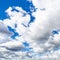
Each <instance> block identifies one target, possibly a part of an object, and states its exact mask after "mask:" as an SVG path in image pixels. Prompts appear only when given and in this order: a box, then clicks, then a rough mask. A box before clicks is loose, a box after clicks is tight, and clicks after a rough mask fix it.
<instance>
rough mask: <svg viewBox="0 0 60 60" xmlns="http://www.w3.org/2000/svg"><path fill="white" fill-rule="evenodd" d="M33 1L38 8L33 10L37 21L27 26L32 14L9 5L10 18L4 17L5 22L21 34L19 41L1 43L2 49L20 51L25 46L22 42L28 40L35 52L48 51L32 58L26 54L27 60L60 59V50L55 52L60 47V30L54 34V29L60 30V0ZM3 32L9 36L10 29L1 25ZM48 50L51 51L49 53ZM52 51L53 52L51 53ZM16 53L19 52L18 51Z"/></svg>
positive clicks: (17, 38)
mask: <svg viewBox="0 0 60 60" xmlns="http://www.w3.org/2000/svg"><path fill="white" fill-rule="evenodd" d="M32 3H33V5H34V6H35V8H37V9H36V11H34V12H32V16H34V17H35V21H34V22H33V23H30V24H29V27H25V26H27V25H28V23H29V21H30V15H29V14H28V13H27V12H26V11H24V10H23V9H22V8H21V7H9V8H8V9H7V10H6V11H5V12H6V13H7V14H8V16H9V17H10V18H9V19H4V20H3V23H4V24H5V25H6V26H7V27H8V26H10V27H12V28H13V29H15V31H16V32H18V33H19V36H18V37H16V40H17V41H10V42H7V43H3V44H0V46H1V47H2V49H6V50H8V51H9V52H11V51H20V49H23V48H24V46H23V44H22V42H25V41H27V42H28V43H29V47H31V48H33V49H32V51H33V52H35V53H40V54H43V53H45V52H46V54H44V55H42V56H41V57H40V58H39V57H38V56H37V55H36V56H33V55H32V58H31V59H30V58H27V57H26V54H25V55H24V56H25V57H26V60H28V59H30V60H35V59H36V60H39V59H41V60H42V59H46V60H49V59H51V60H53V59H55V58H57V59H58V58H59V56H60V53H59V52H60V50H59V51H55V52H54V50H56V49H58V48H60V32H58V34H54V35H53V34H52V31H53V30H60V26H59V24H60V14H59V13H60V8H59V4H60V1H59V0H53V1H52V0H49V1H48V0H45V1H44V0H32ZM13 8H14V9H16V10H18V12H17V11H13ZM15 24H17V27H16V28H15ZM24 25H25V26H24ZM1 26H2V25H1ZM5 29H6V28H5ZM6 31H7V32H6ZM1 32H4V33H5V34H7V37H8V34H9V32H8V30H4V31H3V27H1ZM20 35H21V36H20ZM4 36H5V35H4ZM9 36H10V35H9ZM6 40H7V39H6ZM3 47H4V48H3ZM48 51H50V52H49V53H48V54H47V52H48ZM51 51H53V52H52V53H51ZM21 53H22V52H21ZM9 54H10V53H9ZM16 54H18V52H17V53H16ZM22 54H23V53H22ZM27 55H29V54H27ZM29 56H31V55H29ZM19 57H20V55H19ZM37 57H38V58H37ZM42 57H43V58H42ZM34 58H35V59H34ZM55 60H56V59H55Z"/></svg>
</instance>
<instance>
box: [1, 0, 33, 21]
mask: <svg viewBox="0 0 60 60" xmlns="http://www.w3.org/2000/svg"><path fill="white" fill-rule="evenodd" d="M10 6H11V7H13V6H19V7H22V9H23V10H25V11H27V12H30V14H31V11H30V8H29V7H30V6H31V7H33V8H34V6H33V4H32V2H28V1H26V0H10V1H9V0H0V19H2V20H3V19H5V18H8V16H7V15H6V13H5V10H6V9H8V8H9V7H10Z"/></svg>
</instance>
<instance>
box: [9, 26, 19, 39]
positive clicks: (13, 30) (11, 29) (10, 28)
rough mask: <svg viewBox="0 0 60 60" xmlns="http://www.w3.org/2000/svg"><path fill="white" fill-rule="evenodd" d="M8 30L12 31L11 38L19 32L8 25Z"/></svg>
mask: <svg viewBox="0 0 60 60" xmlns="http://www.w3.org/2000/svg"><path fill="white" fill-rule="evenodd" d="M8 29H9V31H11V32H13V33H14V34H13V35H12V36H11V38H12V39H15V37H16V36H19V34H18V33H17V32H16V31H15V29H13V28H12V27H10V26H8Z"/></svg>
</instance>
